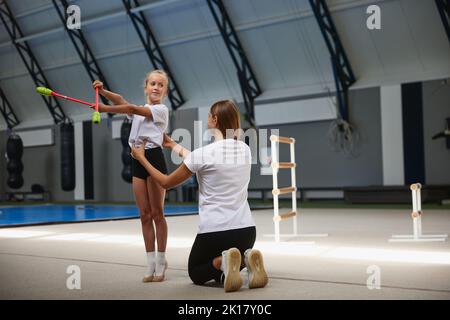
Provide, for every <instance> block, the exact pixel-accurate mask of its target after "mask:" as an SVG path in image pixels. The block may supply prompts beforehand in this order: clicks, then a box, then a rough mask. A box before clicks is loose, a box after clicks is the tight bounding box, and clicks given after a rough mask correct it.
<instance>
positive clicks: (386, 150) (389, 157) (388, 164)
mask: <svg viewBox="0 0 450 320" xmlns="http://www.w3.org/2000/svg"><path fill="white" fill-rule="evenodd" d="M380 94H381V99H380V100H381V139H382V153H383V185H385V186H388V185H404V183H405V176H404V162H403V161H404V158H403V120H402V87H401V85H395V86H386V87H381V88H380Z"/></svg>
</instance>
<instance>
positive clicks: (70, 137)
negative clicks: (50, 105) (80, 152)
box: [59, 122, 75, 191]
mask: <svg viewBox="0 0 450 320" xmlns="http://www.w3.org/2000/svg"><path fill="white" fill-rule="evenodd" d="M59 128H60V134H61V186H62V189H63V190H64V191H72V190H73V189H75V136H74V127H73V124H72V123H70V122H64V123H61V124H60V125H59Z"/></svg>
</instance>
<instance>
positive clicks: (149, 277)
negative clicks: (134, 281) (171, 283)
mask: <svg viewBox="0 0 450 320" xmlns="http://www.w3.org/2000/svg"><path fill="white" fill-rule="evenodd" d="M142 282H153V276H145V277H144V278H143V279H142Z"/></svg>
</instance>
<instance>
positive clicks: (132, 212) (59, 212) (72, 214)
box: [0, 204, 198, 227]
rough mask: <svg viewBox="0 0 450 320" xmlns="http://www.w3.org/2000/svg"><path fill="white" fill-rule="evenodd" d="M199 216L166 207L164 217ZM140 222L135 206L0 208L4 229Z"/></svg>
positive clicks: (190, 210)
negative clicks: (54, 224)
mask: <svg viewBox="0 0 450 320" xmlns="http://www.w3.org/2000/svg"><path fill="white" fill-rule="evenodd" d="M188 214H198V207H193V206H166V207H164V215H166V216H176V215H188ZM131 218H139V211H138V209H137V207H136V206H134V205H89V204H86V205H53V204H47V205H36V206H34V205H29V206H9V207H0V227H12V226H24V225H36V224H49V223H70V222H83V221H101V220H118V219H131Z"/></svg>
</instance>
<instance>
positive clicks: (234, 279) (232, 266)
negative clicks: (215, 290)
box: [223, 248, 242, 292]
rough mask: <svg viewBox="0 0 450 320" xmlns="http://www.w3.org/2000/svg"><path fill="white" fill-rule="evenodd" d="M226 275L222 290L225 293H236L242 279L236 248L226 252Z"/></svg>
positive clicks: (239, 254) (239, 257)
mask: <svg viewBox="0 0 450 320" xmlns="http://www.w3.org/2000/svg"><path fill="white" fill-rule="evenodd" d="M226 259H227V261H226V264H227V274H226V275H225V282H224V284H223V285H224V289H225V292H233V291H238V290H239V289H240V288H241V286H242V278H241V273H240V266H241V253H240V252H239V250H238V249H236V248H231V249H229V250H228V253H227V255H226Z"/></svg>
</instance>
